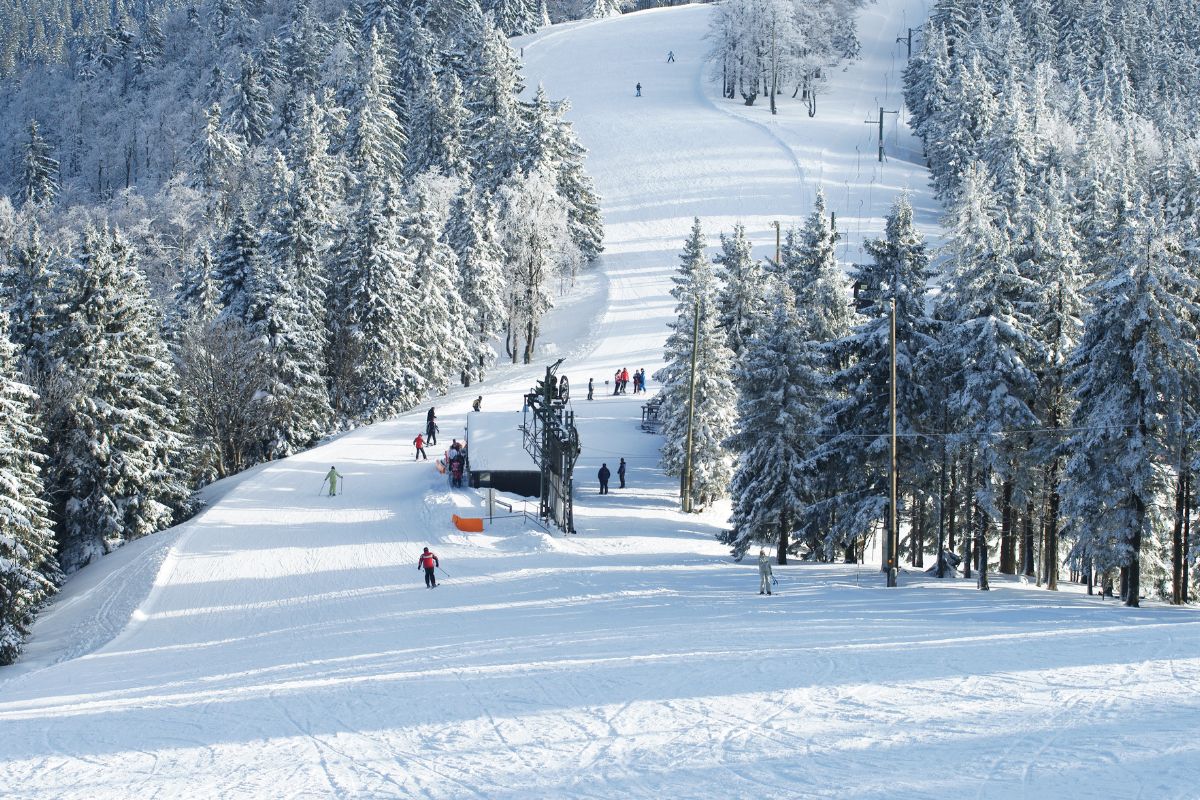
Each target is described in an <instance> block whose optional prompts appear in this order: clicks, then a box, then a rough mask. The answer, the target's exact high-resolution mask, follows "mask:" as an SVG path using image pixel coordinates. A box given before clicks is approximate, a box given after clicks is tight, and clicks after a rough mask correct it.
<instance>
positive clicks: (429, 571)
mask: <svg viewBox="0 0 1200 800" xmlns="http://www.w3.org/2000/svg"><path fill="white" fill-rule="evenodd" d="M440 566H441V563H440V562H439V561H438V557H437V555H436V554H435V553H431V552H429V548H428V547H426V548H425V551H424V552H423V553H421V555H420V556H419V557H418V558H417V569H423V570H425V588H426V589H436V588H437V576H435V575H434V574H433V570H434V567H440Z"/></svg>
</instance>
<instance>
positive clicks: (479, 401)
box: [471, 395, 483, 411]
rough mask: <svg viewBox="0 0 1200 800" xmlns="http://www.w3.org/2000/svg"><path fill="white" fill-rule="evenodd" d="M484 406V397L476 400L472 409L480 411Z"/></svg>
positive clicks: (481, 396) (472, 404) (480, 396)
mask: <svg viewBox="0 0 1200 800" xmlns="http://www.w3.org/2000/svg"><path fill="white" fill-rule="evenodd" d="M482 406H483V395H479V397H476V398H475V402H473V403H471V408H472V409H473V410H475V411H478V410H479V409H480V408H481V407H482Z"/></svg>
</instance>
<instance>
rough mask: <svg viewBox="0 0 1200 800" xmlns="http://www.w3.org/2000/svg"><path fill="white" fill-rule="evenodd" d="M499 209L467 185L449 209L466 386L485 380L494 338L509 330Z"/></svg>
mask: <svg viewBox="0 0 1200 800" xmlns="http://www.w3.org/2000/svg"><path fill="white" fill-rule="evenodd" d="M494 215H495V210H494V209H493V207H492V205H491V203H489V202H487V201H486V200H485V201H480V200H478V199H477V197H476V194H475V189H474V187H473V186H471V184H466V185H465V186H463V188H462V189H461V190H460V191H459V193H458V195H457V196H456V197H455V198H454V202H453V203H452V204H451V206H450V219H449V222H448V224H447V225H446V242H447V244H449V245H450V248H451V249H452V250H453V251H454V253H455V255H456V256H457V257H458V275H459V281H460V282H461V285H462V300H463V310H464V314H465V316H466V322H465V325H466V328H467V330H468V332H469V333H470V336H469V337H468V340H467V341H468V348H467V354H466V360H465V362H464V366H463V370H462V382H463V385H464V386H470V385H471V383H472V382H474V381H478V380H482V379H483V376H484V375H485V374H486V372H487V370H488V368H489V367H491V366H492V364H493V363H495V361H496V351H495V348H493V347H492V340H493V339H495V338H496V336H498V335H499V334H500V331H502V330H503V329H504V313H505V297H506V295H507V289H506V286H505V276H504V263H503V260H504V251H503V250H501V249H500V246H499V245H497V244H496V229H495V222H494Z"/></svg>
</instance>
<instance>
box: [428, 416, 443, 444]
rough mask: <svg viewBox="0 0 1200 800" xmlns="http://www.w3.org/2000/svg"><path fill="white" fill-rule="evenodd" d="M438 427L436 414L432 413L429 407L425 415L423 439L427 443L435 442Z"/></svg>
mask: <svg viewBox="0 0 1200 800" xmlns="http://www.w3.org/2000/svg"><path fill="white" fill-rule="evenodd" d="M439 430H441V429H440V428H438V424H437V416H436V415H435V414H434V413H433V409H432V408H430V409H429V413H428V414H426V415H425V441H426V442H427V443H429V444H437V432H438V431H439Z"/></svg>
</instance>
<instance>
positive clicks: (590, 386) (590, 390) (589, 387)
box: [588, 378, 594, 400]
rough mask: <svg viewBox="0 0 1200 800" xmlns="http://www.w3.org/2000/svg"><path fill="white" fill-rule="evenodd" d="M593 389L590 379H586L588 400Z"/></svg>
mask: <svg viewBox="0 0 1200 800" xmlns="http://www.w3.org/2000/svg"><path fill="white" fill-rule="evenodd" d="M593 389H594V386H593V384H592V379H591V378H588V400H591V399H592V390H593Z"/></svg>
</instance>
